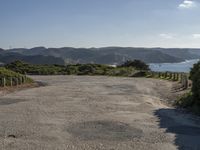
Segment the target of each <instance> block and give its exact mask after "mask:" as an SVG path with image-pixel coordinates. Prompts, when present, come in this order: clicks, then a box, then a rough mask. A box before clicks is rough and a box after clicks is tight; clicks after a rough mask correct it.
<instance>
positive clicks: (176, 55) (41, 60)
mask: <svg viewBox="0 0 200 150" xmlns="http://www.w3.org/2000/svg"><path fill="white" fill-rule="evenodd" d="M199 58H200V49H177V48H170V49H166V48H165V49H164V48H134V47H103V48H73V47H63V48H45V47H35V48H31V49H25V48H17V49H10V50H3V49H0V61H1V62H4V63H9V62H11V61H15V60H22V61H25V62H28V63H33V64H67V63H98V64H120V63H122V62H124V61H126V60H134V59H139V60H142V61H144V62H146V63H174V62H181V61H184V60H187V59H199Z"/></svg>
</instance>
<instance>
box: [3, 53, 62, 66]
mask: <svg viewBox="0 0 200 150" xmlns="http://www.w3.org/2000/svg"><path fill="white" fill-rule="evenodd" d="M16 60H21V61H24V62H27V63H31V64H59V65H63V64H65V63H64V60H63V59H61V58H56V57H53V56H42V55H35V56H25V55H21V54H18V53H5V52H4V53H3V54H1V53H0V62H3V63H11V62H13V61H16Z"/></svg>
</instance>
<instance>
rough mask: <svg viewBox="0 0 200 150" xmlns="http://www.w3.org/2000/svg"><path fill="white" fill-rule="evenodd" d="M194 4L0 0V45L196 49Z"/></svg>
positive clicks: (198, 32) (198, 30)
mask: <svg viewBox="0 0 200 150" xmlns="http://www.w3.org/2000/svg"><path fill="white" fill-rule="evenodd" d="M199 16H200V1H199V0H0V47H2V48H6V49H7V48H9V47H12V48H14V47H26V48H30V47H35V46H45V47H64V46H73V47H105V46H125V47H127V46H132V47H196V48H197V47H198V48H200V17H199Z"/></svg>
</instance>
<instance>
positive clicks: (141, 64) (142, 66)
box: [120, 60, 150, 70]
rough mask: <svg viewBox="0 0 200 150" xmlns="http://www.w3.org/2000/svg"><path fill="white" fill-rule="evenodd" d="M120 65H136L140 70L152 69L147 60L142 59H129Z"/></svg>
mask: <svg viewBox="0 0 200 150" xmlns="http://www.w3.org/2000/svg"><path fill="white" fill-rule="evenodd" d="M120 67H134V68H136V69H138V70H150V69H149V65H147V64H146V63H145V62H143V61H141V60H133V61H131V60H127V61H126V62H125V63H124V64H122V65H121V66H120Z"/></svg>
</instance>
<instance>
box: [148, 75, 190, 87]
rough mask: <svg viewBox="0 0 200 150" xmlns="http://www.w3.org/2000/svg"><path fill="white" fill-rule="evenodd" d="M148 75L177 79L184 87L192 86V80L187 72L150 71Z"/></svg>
mask: <svg viewBox="0 0 200 150" xmlns="http://www.w3.org/2000/svg"><path fill="white" fill-rule="evenodd" d="M148 77H153V78H160V79H166V80H171V81H176V82H179V83H180V85H181V86H180V87H179V88H182V89H188V88H190V87H191V86H192V82H191V81H190V80H189V76H188V74H186V73H177V72H149V73H148Z"/></svg>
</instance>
